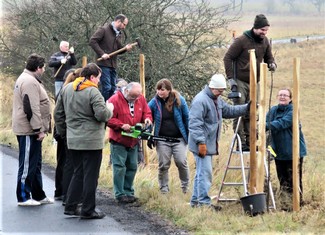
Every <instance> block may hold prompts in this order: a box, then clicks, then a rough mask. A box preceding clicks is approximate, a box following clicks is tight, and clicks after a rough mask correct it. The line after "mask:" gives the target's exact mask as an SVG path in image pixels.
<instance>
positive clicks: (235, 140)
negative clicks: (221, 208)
mask: <svg viewBox="0 0 325 235" xmlns="http://www.w3.org/2000/svg"><path fill="white" fill-rule="evenodd" d="M241 119H242V117H239V118H238V122H237V126H236V130H235V133H234V136H233V138H232V141H231V145H230V153H229V157H228V161H227V165H226V168H225V173H224V175H223V178H222V181H221V185H220V189H219V193H218V195H217V198H216V199H217V203H218V202H236V201H240V198H221V197H220V196H221V193H222V189H223V187H224V186H243V188H244V196H247V195H248V191H247V180H248V178H246V172H245V170H249V167H247V166H245V164H244V154H249V152H243V151H242V143H241V139H240V136H239V135H238V129H239V125H240V122H241ZM236 143H237V145H238V151H234V146H235V144H236ZM234 153H235V154H238V155H239V157H240V166H233V165H230V164H231V157H232V155H233V154H234ZM264 168H265V177H268V175H269V172H268V167H267V162H266V158H264ZM228 170H241V175H242V182H225V180H226V176H227V173H228ZM268 190H269V194H270V197H271V201H272V206H271V207H269V209H271V208H272V209H274V210H275V209H276V206H275V200H274V194H273V189H272V185H271V181H269V182H268Z"/></svg>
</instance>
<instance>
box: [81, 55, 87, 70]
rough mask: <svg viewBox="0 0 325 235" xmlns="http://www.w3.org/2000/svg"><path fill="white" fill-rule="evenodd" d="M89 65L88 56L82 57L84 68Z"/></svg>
mask: <svg viewBox="0 0 325 235" xmlns="http://www.w3.org/2000/svg"><path fill="white" fill-rule="evenodd" d="M86 65H87V56H83V57H82V67H85V66H86Z"/></svg>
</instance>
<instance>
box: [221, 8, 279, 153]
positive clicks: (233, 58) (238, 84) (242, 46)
mask: <svg viewBox="0 0 325 235" xmlns="http://www.w3.org/2000/svg"><path fill="white" fill-rule="evenodd" d="M269 28H270V24H269V21H268V20H267V19H266V17H265V16H264V15H263V14H260V15H257V16H256V18H255V21H254V26H253V28H252V29H251V30H247V31H245V32H244V34H243V35H241V36H239V37H238V38H236V39H235V41H234V42H233V44H231V46H230V48H229V49H228V51H227V53H226V54H225V56H224V59H223V61H224V65H225V70H226V75H227V78H228V82H229V85H230V88H231V90H232V91H233V92H239V93H240V94H241V97H239V98H235V99H234V100H233V101H234V105H239V104H245V103H247V102H248V101H249V100H250V98H249V75H250V71H249V67H250V66H249V60H250V58H249V57H250V56H249V52H248V51H249V50H251V49H255V55H256V68H257V82H259V80H260V63H262V62H264V63H267V64H268V67H269V70H270V71H273V72H274V71H275V69H276V64H275V62H274V57H273V55H272V51H271V44H270V42H269V40H268V38H267V37H266V34H267V32H268V30H269ZM237 122H238V118H236V119H234V123H233V129H234V130H235V129H236V126H237ZM238 134H239V136H240V138H241V142H242V144H243V146H242V149H243V151H249V115H246V116H245V117H244V118H243V119H242V123H241V125H240V127H239V129H238Z"/></svg>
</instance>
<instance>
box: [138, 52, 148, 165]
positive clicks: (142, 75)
mask: <svg viewBox="0 0 325 235" xmlns="http://www.w3.org/2000/svg"><path fill="white" fill-rule="evenodd" d="M144 61H145V58H144V54H140V56H139V64H140V83H141V86H142V94H143V96H144V97H146V81H145V69H144ZM142 151H143V158H144V163H145V165H146V166H147V165H148V163H149V155H148V148H147V141H146V140H143V141H142Z"/></svg>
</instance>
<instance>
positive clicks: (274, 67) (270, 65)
mask: <svg viewBox="0 0 325 235" xmlns="http://www.w3.org/2000/svg"><path fill="white" fill-rule="evenodd" d="M276 68H277V66H276V64H275V63H271V64H269V71H271V72H275V70H276Z"/></svg>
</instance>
